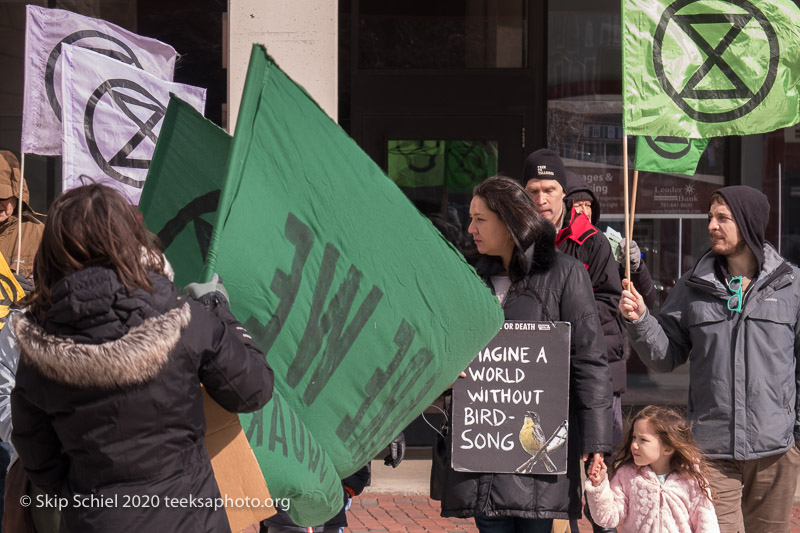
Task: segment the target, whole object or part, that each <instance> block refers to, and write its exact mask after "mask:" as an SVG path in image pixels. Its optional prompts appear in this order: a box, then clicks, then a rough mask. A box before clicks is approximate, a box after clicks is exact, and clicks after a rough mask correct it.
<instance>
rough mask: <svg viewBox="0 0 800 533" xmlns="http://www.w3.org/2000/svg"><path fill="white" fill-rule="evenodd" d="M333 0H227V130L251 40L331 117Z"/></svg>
mask: <svg viewBox="0 0 800 533" xmlns="http://www.w3.org/2000/svg"><path fill="white" fill-rule="evenodd" d="M338 10H339V6H338V2H337V1H335V0H299V1H298V0H228V63H227V67H228V131H229V132H230V133H233V131H234V128H235V126H236V117H237V116H238V113H239V103H240V101H241V98H242V90H243V89H244V80H245V76H246V74H247V64H248V62H249V60H250V50H251V47H252V45H253V43H259V44H263V45H265V46H266V48H267V52H268V53H269V54H270V55H271V56H272V57H273V58H275V61H276V62H277V63H278V65H279V66H280V67H281V68H282V69H283V70H284V72H286V73H287V74H288V75H289V76H290V77H291V78H292V79H293V80H294V81H296V82H297V83H299V84H300V85H302V86H303V87H304V88H305V89H306V91H308V93H309V94H310V95H311V96H312V97H313V98H314V100H316V101H317V103H318V104H319V105H320V107H322V109H324V110H325V112H326V113H328V115H329V116H330V117H331V118H332V119H333V120H337V118H338V117H337V109H338V81H337V78H338V72H337V56H338V49H339V43H338Z"/></svg>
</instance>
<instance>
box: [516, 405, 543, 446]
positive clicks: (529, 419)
mask: <svg viewBox="0 0 800 533" xmlns="http://www.w3.org/2000/svg"><path fill="white" fill-rule="evenodd" d="M546 440H547V438H546V437H545V436H544V431H542V422H541V420H540V419H539V413H535V412H533V411H528V412H527V413H526V414H525V419H524V421H523V422H522V429H520V430H519V443H520V444H522V449H523V450H525V451H526V452H528V453H529V454H531V455H536V453H537V452H538V451H539V449H540V448H541V447H542V446H543V445H544V441H546Z"/></svg>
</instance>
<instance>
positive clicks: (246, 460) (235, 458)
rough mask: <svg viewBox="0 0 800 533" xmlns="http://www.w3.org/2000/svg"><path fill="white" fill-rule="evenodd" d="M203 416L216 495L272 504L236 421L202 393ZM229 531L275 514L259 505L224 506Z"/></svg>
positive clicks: (251, 451)
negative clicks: (215, 480)
mask: <svg viewBox="0 0 800 533" xmlns="http://www.w3.org/2000/svg"><path fill="white" fill-rule="evenodd" d="M203 410H204V411H205V413H206V427H207V429H206V450H207V451H208V457H209V458H210V459H211V466H212V468H213V469H214V477H215V478H216V479H217V485H218V486H219V492H220V494H221V495H222V497H223V498H226V497H227V498H229V499H230V500H231V501H234V502H235V501H237V500H239V499H244V498H246V497H247V498H250V499H251V500H252V499H257V500H258V501H259V502H265V503H269V502H271V499H270V494H269V489H267V482H266V481H265V480H264V475H263V474H262V473H261V469H260V468H259V466H258V461H256V456H255V454H253V450H252V449H251V448H250V444H249V443H248V442H247V437H245V435H244V431H243V430H242V425H241V424H240V423H239V417H238V415H236V414H233V413H229V412H228V411H226V410H225V409H223V408H222V407H221V406H220V405H219V404H218V403H217V402H215V401H214V400H213V399H211V396H209V395H208V393H207V392H206V391H205V389H204V390H203ZM225 512H226V513H227V515H228V523H229V524H230V526H231V531H233V532H240V531H244V530H245V529H247V528H248V527H250V526H251V525H253V524H256V523H258V522H261V521H262V520H264V519H265V518H269V517H270V516H272V515H274V514H275V508H274V507H271V506H261V505H242V506H236V505H231V506H227V505H226V506H225Z"/></svg>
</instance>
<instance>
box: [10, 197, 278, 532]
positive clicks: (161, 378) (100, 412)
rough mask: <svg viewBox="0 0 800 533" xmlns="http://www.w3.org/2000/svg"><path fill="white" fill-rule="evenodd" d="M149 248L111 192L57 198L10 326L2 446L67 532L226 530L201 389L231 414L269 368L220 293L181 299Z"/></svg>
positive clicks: (263, 391) (267, 379) (248, 406)
mask: <svg viewBox="0 0 800 533" xmlns="http://www.w3.org/2000/svg"><path fill="white" fill-rule="evenodd" d="M154 241H155V237H154V236H153V235H152V234H150V233H149V232H147V231H146V230H145V229H144V227H143V226H142V224H141V222H139V220H138V218H137V213H136V210H135V208H133V207H132V206H131V205H130V204H128V203H127V202H126V200H125V199H124V198H123V197H122V196H121V195H120V194H119V193H117V192H116V191H114V190H113V189H110V188H108V187H105V186H102V185H97V184H95V185H87V186H84V187H79V188H77V189H73V190H71V191H69V192H67V193H65V194H63V195H62V196H60V197H59V198H58V199H56V201H55V202H54V203H53V205H52V207H51V208H50V210H49V213H48V217H47V223H46V225H45V229H44V234H43V236H42V242H41V245H40V247H39V252H38V254H37V259H36V268H35V274H36V288H35V291H34V294H33V297H32V299H31V301H30V307H29V312H28V313H26V314H25V315H24V316H23V317H21V318H20V319H18V320H16V321H14V323H13V326H14V328H15V333H16V337H17V342H18V345H19V348H20V360H19V367H18V369H17V376H16V387H15V389H14V391H13V392H12V396H11V404H12V407H11V411H12V419H13V426H14V427H13V432H12V441H13V443H14V446H15V448H16V450H17V451H18V453H19V456H20V459H21V460H22V463H23V466H24V467H25V470H26V472H27V474H28V475H29V476H30V479H31V481H32V482H33V483H34V484H35V485H36V486H37V487H39V488H40V489H42V490H43V491H44V492H45V493H46V494H48V495H50V496H54V497H60V498H62V499H60V500H49V501H50V502H51V503H52V502H54V501H57V502H60V504H61V505H62V509H61V510H62V513H63V522H64V525H65V526H66V530H67V531H69V532H76V533H88V532H101V531H102V532H106V531H107V532H114V533H120V532H137V533H141V532H148V533H154V532H157V531H169V532H193V533H196V532H199V531H205V532H220V531H230V529H229V526H228V521H227V517H226V514H225V509H224V507H221V506H219V504H216V505H215V503H214V502H215V501H218V500H215V498H219V497H220V494H219V489H218V487H217V484H216V481H215V479H214V473H213V471H212V469H211V463H210V461H209V458H208V455H207V453H206V449H205V444H204V434H205V419H204V414H203V399H202V393H201V388H200V385H201V384H203V385H204V386H205V389H206V390H207V391H208V393H209V394H210V395H211V397H212V398H214V399H215V400H216V401H217V402H218V403H219V404H220V405H222V406H223V407H225V408H226V409H228V410H229V411H236V412H247V411H253V410H255V409H258V408H260V407H261V406H263V405H264V404H265V403H266V402H267V401H268V400H269V399H270V397H271V395H272V370H271V369H270V368H269V366H268V365H267V363H266V361H265V359H264V355H263V354H262V353H261V352H260V351H259V349H258V348H257V347H256V346H255V345H254V344H253V342H252V340H251V339H250V337H249V336H248V335H247V334H246V332H245V331H244V328H242V326H241V325H240V324H239V323H238V322H237V321H236V320H235V319H234V318H233V316H232V315H231V314H230V311H229V310H228V309H227V302H226V301H225V300H224V296H222V295H221V294H218V293H215V292H211V293H209V295H207V296H211V297H210V298H209V297H206V298H205V302H206V304H207V305H203V304H201V303H200V302H198V301H195V300H192V299H187V298H186V297H183V296H181V294H180V293H179V290H178V288H177V287H176V286H175V285H173V283H172V282H171V281H170V280H169V279H168V278H167V277H166V276H165V275H164V273H165V261H164V258H163V256H162V255H161V253H160V251H159V250H158V249H157V248H156V245H155V243H154ZM190 502H191V503H190ZM33 503H34V505H41V504H42V503H41V502H33Z"/></svg>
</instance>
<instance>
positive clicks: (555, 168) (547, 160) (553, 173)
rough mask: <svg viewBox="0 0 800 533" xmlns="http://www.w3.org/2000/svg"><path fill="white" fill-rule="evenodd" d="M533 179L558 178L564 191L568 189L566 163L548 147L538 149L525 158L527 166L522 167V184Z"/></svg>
mask: <svg viewBox="0 0 800 533" xmlns="http://www.w3.org/2000/svg"><path fill="white" fill-rule="evenodd" d="M532 179H539V180H556V181H557V182H558V183H559V184H561V188H562V189H563V190H564V192H566V191H567V174H566V171H565V170H564V163H563V162H562V161H561V158H560V157H558V154H557V153H555V152H554V151H552V150H548V149H547V148H540V149H539V150H536V151H535V152H533V153H532V154H531V155H529V156H528V159H526V160H525V166H524V167H522V184H523V185H525V184H526V183H528V180H532Z"/></svg>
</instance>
